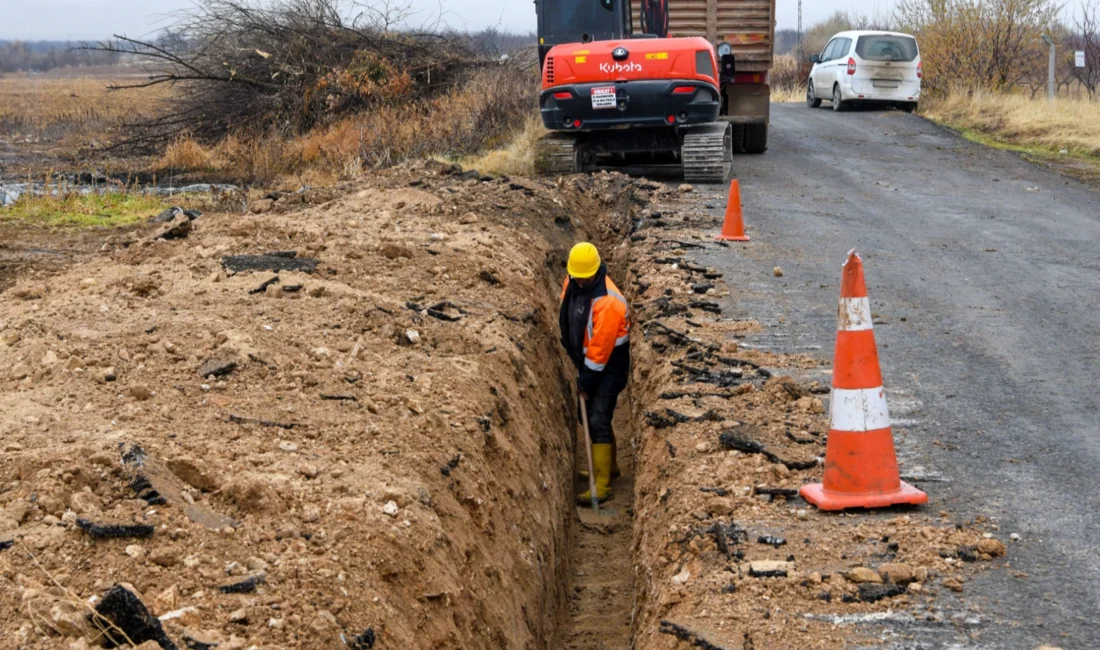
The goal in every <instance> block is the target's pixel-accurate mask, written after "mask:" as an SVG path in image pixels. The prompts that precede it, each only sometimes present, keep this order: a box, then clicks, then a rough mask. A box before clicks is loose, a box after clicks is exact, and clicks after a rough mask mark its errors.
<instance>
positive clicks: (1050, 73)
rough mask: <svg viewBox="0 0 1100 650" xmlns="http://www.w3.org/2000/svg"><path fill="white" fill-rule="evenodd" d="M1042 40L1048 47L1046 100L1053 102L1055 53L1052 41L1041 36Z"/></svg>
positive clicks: (1047, 37) (1045, 36)
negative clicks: (1048, 61)
mask: <svg viewBox="0 0 1100 650" xmlns="http://www.w3.org/2000/svg"><path fill="white" fill-rule="evenodd" d="M1043 40H1044V41H1046V43H1047V45H1049V46H1050V63H1049V65H1048V67H1047V100H1049V101H1054V94H1055V85H1054V72H1055V65H1054V63H1055V56H1056V55H1055V51H1054V41H1052V40H1050V37H1049V36H1047V35H1046V34H1043Z"/></svg>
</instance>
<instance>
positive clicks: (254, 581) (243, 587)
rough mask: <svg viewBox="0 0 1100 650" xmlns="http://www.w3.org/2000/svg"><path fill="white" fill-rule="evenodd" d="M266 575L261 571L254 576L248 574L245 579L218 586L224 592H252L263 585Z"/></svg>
mask: <svg viewBox="0 0 1100 650" xmlns="http://www.w3.org/2000/svg"><path fill="white" fill-rule="evenodd" d="M265 579H266V576H265V575H264V574H263V573H262V572H261V573H257V574H256V575H253V576H248V577H247V578H245V579H244V580H240V581H238V582H234V583H230V584H228V585H222V586H220V587H218V591H220V592H222V593H223V594H250V593H252V592H253V591H256V587H258V586H260V585H262V584H263V583H264V580H265Z"/></svg>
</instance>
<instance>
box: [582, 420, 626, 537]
mask: <svg viewBox="0 0 1100 650" xmlns="http://www.w3.org/2000/svg"><path fill="white" fill-rule="evenodd" d="M580 402H581V422H583V423H584V444H585V450H586V451H587V452H588V454H587V455H588V493H589V494H591V495H592V509H591V510H586V509H583V508H580V507H578V508H577V515H578V516H579V517H580V519H581V523H582V524H584V525H586V526H590V527H597V528H600V529H606V527H607V526H608V522H607V518H608V517H615V516H617V515H618V514H619V513H618V512H617V511H615V510H610V509H608V508H602V509H601V508H600V498H599V496H597V495H596V468H595V466H594V463H593V462H592V432H591V430H590V429H589V428H588V405H587V404H585V401H584V400H583V399H581V400H580Z"/></svg>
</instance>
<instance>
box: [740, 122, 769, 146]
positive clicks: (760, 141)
mask: <svg viewBox="0 0 1100 650" xmlns="http://www.w3.org/2000/svg"><path fill="white" fill-rule="evenodd" d="M767 150H768V125H767V124H746V125H745V153H764V152H765V151H767Z"/></svg>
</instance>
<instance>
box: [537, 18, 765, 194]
mask: <svg viewBox="0 0 1100 650" xmlns="http://www.w3.org/2000/svg"><path fill="white" fill-rule="evenodd" d="M677 2H678V3H679V4H678V5H676V3H677ZM731 2H737V3H741V4H742V5H744V4H746V3H747V4H759V3H760V2H763V6H764V7H765V9H766V12H767V20H768V23H767V24H766V26H765V33H764V34H763V38H762V39H760V40H766V41H767V46H769V47H770V42H771V40H772V39H771V37H772V34H773V33H774V20H772V18H771V16H772V15H773V14H774V0H674V6H679V7H681V8H682V9H683V11H684V15H683V16H681V17H673V18H672V21H671V22H672V24H673V25H674V26H676V27H677V28H678V29H679V30H680V31H682V32H685V33H691V32H693V31H694V32H698V33H699V34H707V35H709V33H710V32H714V31H715V27H716V25H717V23H718V22H720V21H718V20H717V18H716V19H715V21H711V22H714V23H715V25H710V26H708V24H707V16H710V15H711V14H713V15H714V16H719V12H718V11H717V9H718V6H719V5H721V4H723V3H724V4H725V5H730V3H731ZM634 4H635V6H632V4H631V2H630V0H536V2H535V5H536V10H537V13H538V35H539V55H540V58H541V60H542V92H541V94H540V97H539V104H540V110H541V114H542V121H543V124H544V125H545V126H546V128H547V129H549V130H550V131H551V133H550V134H548V135H547V136H545V137H543V138H542V139H541V140H540V141H539V143H538V149H537V151H536V155H535V160H536V168H537V171H538V172H539V173H541V174H544V175H556V174H563V173H573V172H583V171H586V170H587V169H590V168H593V167H596V166H603V165H608V164H610V165H615V164H618V165H624V166H641V167H645V168H652V167H657V166H664V167H669V166H671V167H678V168H682V169H683V175H684V178H685V180H687V181H689V182H702V183H721V182H724V181H725V180H726V178H727V177H728V176H729V172H730V167H731V165H732V154H733V153H734V152H740V151H741V150H745V149H746V138H745V134H746V133H747V129H748V128H749V126H748V125H749V124H759V123H760V121H761V120H762V121H763V123H762V126H763V128H764V129H765V131H764V133H765V134H766V128H767V123H766V120H767V90H766V89H767V86H766V85H764V86H763V87H764V88H765V91H764V94H763V105H764V109H763V113H764V115H763V117H758V116H755V115H750V116H749V117H747V118H746V117H744V116H738V115H733V114H732V113H731V108H732V109H734V110H733V113H736V112H738V111H740V112H745V111H744V109H743V105H745V102H744V101H743V100H741V99H738V98H737V95H736V93H735V92H733V90H732V87H733V85H734V84H736V83H737V82H738V81H745V80H746V77H745V75H741V77H739V76H738V72H737V65H738V56H737V54H736V53H735V51H734V44H732V43H730V42H726V41H725V40H724V37H723V40H722V41H721V42H718V43H717V44H715V43H713V42H712V41H714V40H719V39H718V38H714V39H711V40H708V39H707V38H704V37H703V36H702V35H699V36H691V35H689V36H683V37H670V36H669V24H670V16H669V11H668V9H669V4H668V0H641V1H640V3H639V2H638V0H635V3H634ZM694 5H699V7H698V9H699V11H696V9H697V8H696V7H694ZM708 5H715V7H713V8H708ZM739 6H740V5H739ZM742 8H743V7H742ZM635 9H637V11H638V14H639V16H638V17H639V19H640V20H639V21H638V22H639V27H640V29H638V30H635V19H634V12H635ZM710 9H714V11H710ZM696 14H698V16H699V21H700V22H698V23H693V22H692V21H693V20H695V18H696ZM693 25H694V27H693ZM733 36H734V37H735V41H736V42H738V43H741V42H743V41H744V40H745V39H744V35H742V34H735V35H733ZM767 56H768V66H770V56H771V53H770V51H769V52H768V53H767ZM761 77H764V78H766V73H765V74H764V75H759V74H757V75H755V78H748V79H747V80H749V81H757V82H759V81H761V80H762V79H761ZM758 86H759V84H757V85H756V86H753V87H758ZM749 94H752V95H755V96H759V95H760V93H759V91H757V92H755V93H749ZM757 104H759V102H758V101H757ZM738 107H742V108H740V109H739V108H738ZM754 110H755V112H757V113H758V112H760V111H759V109H758V107H757V108H755V109H750V110H749V112H750V113H752V112H753V111H754ZM764 146H766V145H764ZM760 150H761V151H762V150H763V149H760Z"/></svg>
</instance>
